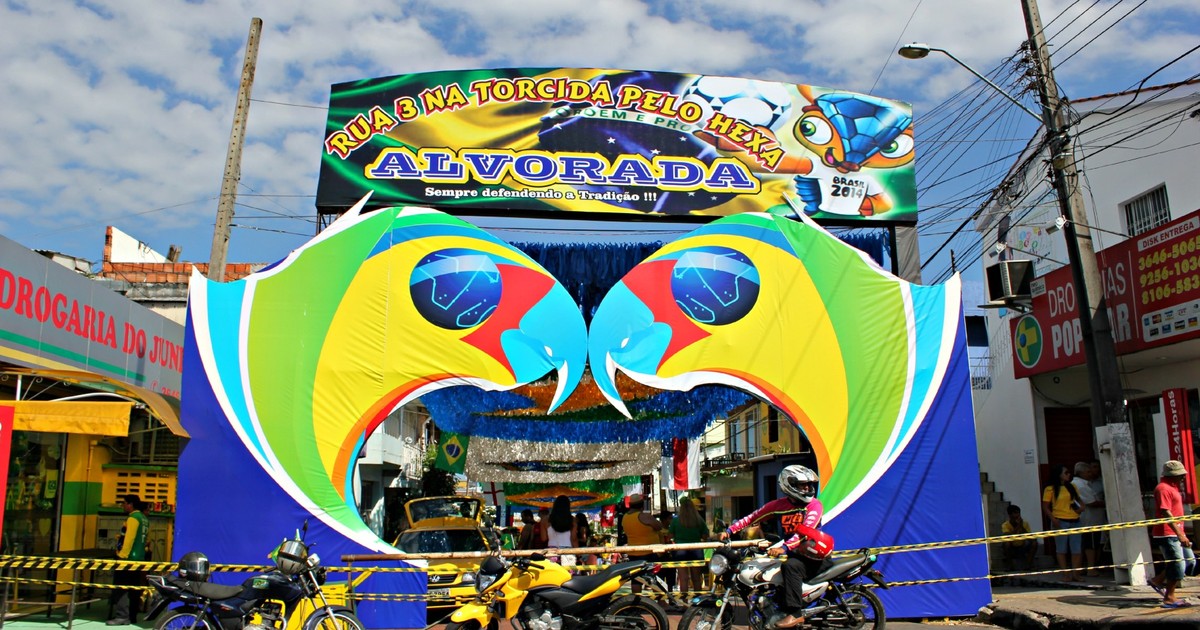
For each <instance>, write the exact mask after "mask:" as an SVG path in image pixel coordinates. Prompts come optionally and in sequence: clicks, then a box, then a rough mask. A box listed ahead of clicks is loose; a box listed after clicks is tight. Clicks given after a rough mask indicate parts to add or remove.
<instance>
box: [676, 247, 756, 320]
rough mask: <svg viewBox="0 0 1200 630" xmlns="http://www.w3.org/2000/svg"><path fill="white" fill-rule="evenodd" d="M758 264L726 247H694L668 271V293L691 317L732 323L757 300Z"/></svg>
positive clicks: (743, 315) (747, 311) (681, 256)
mask: <svg viewBox="0 0 1200 630" xmlns="http://www.w3.org/2000/svg"><path fill="white" fill-rule="evenodd" d="M758 290H759V277H758V268H756V267H755V266H754V263H752V262H750V259H749V258H747V257H746V255H745V254H743V253H741V252H738V251H735V250H732V249H729V248H728V247H717V246H711V247H697V248H695V249H690V250H688V251H686V252H683V254H682V255H680V256H679V260H678V261H676V262H675V268H674V269H673V270H672V272H671V295H672V296H673V297H674V298H675V303H676V304H678V305H679V308H680V309H682V310H683V312H684V313H686V314H687V316H688V317H690V318H691V319H692V320H694V321H696V322H698V323H701V324H707V325H710V326H721V325H724V324H732V323H733V322H736V321H738V320H739V319H741V318H743V317H745V316H746V313H749V312H750V309H752V308H754V303H755V302H756V301H758Z"/></svg>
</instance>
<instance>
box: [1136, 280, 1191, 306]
mask: <svg viewBox="0 0 1200 630" xmlns="http://www.w3.org/2000/svg"><path fill="white" fill-rule="evenodd" d="M1195 289H1200V274H1192V275H1190V276H1188V277H1186V278H1180V279H1178V280H1176V281H1175V284H1164V285H1160V286H1157V287H1154V288H1153V289H1146V290H1145V291H1143V292H1142V305H1143V306H1144V305H1146V304H1149V303H1151V302H1157V301H1158V300H1165V299H1167V298H1169V297H1171V296H1174V295H1183V294H1184V293H1187V292H1188V291H1192V290H1195Z"/></svg>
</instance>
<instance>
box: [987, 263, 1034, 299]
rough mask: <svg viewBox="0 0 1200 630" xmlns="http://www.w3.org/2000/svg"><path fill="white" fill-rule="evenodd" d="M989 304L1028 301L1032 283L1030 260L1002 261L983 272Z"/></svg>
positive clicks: (1031, 264)
mask: <svg viewBox="0 0 1200 630" xmlns="http://www.w3.org/2000/svg"><path fill="white" fill-rule="evenodd" d="M984 276H985V277H984V280H985V281H986V282H987V296H988V301H989V302H1014V301H1018V300H1019V301H1028V300H1030V299H1031V298H1032V296H1031V295H1030V285H1031V284H1032V283H1033V261H1032V260H1003V261H1000V262H998V263H996V264H994V265H992V266H990V267H988V268H987V269H985V270H984Z"/></svg>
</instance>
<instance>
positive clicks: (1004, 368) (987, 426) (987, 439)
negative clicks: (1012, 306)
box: [973, 310, 1042, 525]
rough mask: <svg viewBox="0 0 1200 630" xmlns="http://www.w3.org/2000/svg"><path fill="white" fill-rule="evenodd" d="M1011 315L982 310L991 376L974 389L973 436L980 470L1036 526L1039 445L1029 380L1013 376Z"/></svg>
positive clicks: (1038, 494)
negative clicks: (988, 384)
mask: <svg viewBox="0 0 1200 630" xmlns="http://www.w3.org/2000/svg"><path fill="white" fill-rule="evenodd" d="M1011 314H1012V312H1011V311H1007V312H1005V313H1004V315H1005V317H1004V318H1001V317H1000V315H1001V312H1000V311H998V310H989V311H987V327H988V336H989V347H990V348H991V349H992V364H991V375H992V378H991V388H990V389H975V390H974V395H973V397H974V402H975V439H976V443H977V445H978V449H979V469H980V471H982V472H983V473H985V474H986V475H987V477H988V481H991V482H992V483H994V484H996V489H997V490H998V491H1000V492H1002V493H1003V494H1004V499H1005V500H1006V501H1008V502H1009V503H1014V504H1016V505H1019V506H1021V513H1022V514H1023V515H1025V518H1026V520H1028V521H1029V522H1030V524H1031V525H1036V524H1037V523H1038V522H1040V519H1038V518H1037V514H1038V511H1039V510H1041V490H1040V487H1039V486H1040V484H1039V482H1038V469H1037V467H1038V457H1037V454H1038V453H1040V452H1041V451H1042V449H1041V447H1040V446H1039V438H1038V423H1037V417H1038V416H1037V415H1036V414H1035V407H1034V400H1033V393H1032V391H1031V389H1030V387H1029V384H1028V382H1026V381H1023V380H1022V381H1016V380H1013V378H1012V374H1013V371H1012V355H1011V350H1010V349H1009V341H1008V335H1009V332H1008V330H1009V323H1008V317H1009V316H1011ZM1031 515H1032V516H1031ZM989 517H990V515H989Z"/></svg>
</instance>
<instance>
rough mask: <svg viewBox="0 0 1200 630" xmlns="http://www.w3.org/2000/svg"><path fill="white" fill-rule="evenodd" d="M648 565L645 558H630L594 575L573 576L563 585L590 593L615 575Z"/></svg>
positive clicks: (580, 591) (578, 591) (566, 587)
mask: <svg viewBox="0 0 1200 630" xmlns="http://www.w3.org/2000/svg"><path fill="white" fill-rule="evenodd" d="M644 566H646V561H645V560H630V561H628V562H618V563H617V564H614V565H610V566H609V567H608V568H607V569H604V570H603V571H600V572H598V573H595V574H592V575H580V576H578V577H573V578H571V579H569V580H567V581H566V582H563V585H562V587H563V588H565V589H567V590H571V591H575V592H576V593H581V594H582V593H590V592H592V591H593V590H595V589H596V587H597V586H600V585H601V584H603V583H605V582H607V581H609V580H611V579H612V578H613V577H614V576H617V575H622V574H625V573H629V572H630V571H633V570H635V569H640V568H642V567H644Z"/></svg>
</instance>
